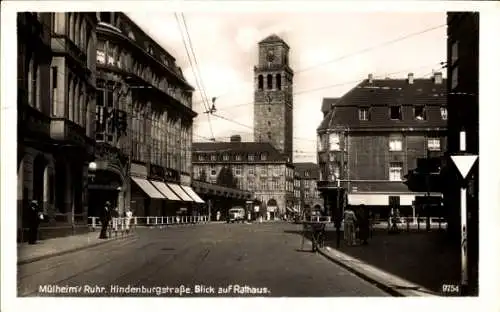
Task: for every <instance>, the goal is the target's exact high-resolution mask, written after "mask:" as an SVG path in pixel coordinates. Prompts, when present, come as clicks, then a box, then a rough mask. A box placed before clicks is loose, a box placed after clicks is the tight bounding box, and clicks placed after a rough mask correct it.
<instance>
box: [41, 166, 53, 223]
mask: <svg viewBox="0 0 500 312" xmlns="http://www.w3.org/2000/svg"><path fill="white" fill-rule="evenodd" d="M54 199H55V167H54V161H53V160H50V161H49V163H48V164H47V167H46V168H45V170H44V175H43V208H44V212H45V213H46V214H47V218H48V220H47V221H48V222H49V223H50V224H53V223H55V204H54Z"/></svg>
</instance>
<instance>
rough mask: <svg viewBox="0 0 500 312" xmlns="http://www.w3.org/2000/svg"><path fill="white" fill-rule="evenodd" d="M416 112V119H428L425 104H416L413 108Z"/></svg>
mask: <svg viewBox="0 0 500 312" xmlns="http://www.w3.org/2000/svg"><path fill="white" fill-rule="evenodd" d="M413 111H414V114H415V120H425V119H426V114H425V106H423V105H421V106H415V107H414V108H413Z"/></svg>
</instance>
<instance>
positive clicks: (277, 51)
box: [253, 35, 293, 161]
mask: <svg viewBox="0 0 500 312" xmlns="http://www.w3.org/2000/svg"><path fill="white" fill-rule="evenodd" d="M289 53H290V47H289V46H288V45H287V44H286V42H285V41H283V39H281V38H280V37H278V36H276V35H271V36H269V37H267V38H265V39H264V40H262V41H261V42H259V56H258V64H257V66H255V67H254V76H255V90H254V120H253V122H254V142H269V143H271V144H272V145H273V146H274V147H275V148H276V149H277V150H278V151H279V152H280V153H282V154H284V155H286V156H287V157H288V158H289V161H292V156H293V70H292V69H291V68H290V64H289Z"/></svg>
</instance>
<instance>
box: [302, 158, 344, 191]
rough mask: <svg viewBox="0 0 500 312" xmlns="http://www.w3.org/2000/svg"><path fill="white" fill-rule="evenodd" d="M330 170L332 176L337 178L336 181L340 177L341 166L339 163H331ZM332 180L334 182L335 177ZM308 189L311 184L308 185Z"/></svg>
mask: <svg viewBox="0 0 500 312" xmlns="http://www.w3.org/2000/svg"><path fill="white" fill-rule="evenodd" d="M329 169H330V170H329V171H330V174H331V175H333V176H335V178H336V179H338V178H339V177H340V166H339V164H338V163H330V165H329ZM331 180H332V181H333V177H332V178H331ZM307 187H309V183H307Z"/></svg>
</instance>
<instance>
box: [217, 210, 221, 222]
mask: <svg viewBox="0 0 500 312" xmlns="http://www.w3.org/2000/svg"><path fill="white" fill-rule="evenodd" d="M217 221H220V211H219V210H217Z"/></svg>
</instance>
